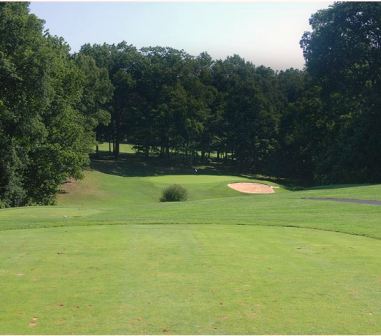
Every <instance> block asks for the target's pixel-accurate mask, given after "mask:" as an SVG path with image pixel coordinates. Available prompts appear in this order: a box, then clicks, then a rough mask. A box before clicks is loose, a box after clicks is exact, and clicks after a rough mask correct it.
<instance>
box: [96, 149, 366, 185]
mask: <svg viewBox="0 0 381 336" xmlns="http://www.w3.org/2000/svg"><path fill="white" fill-rule="evenodd" d="M195 168H197V175H215V176H221V175H231V176H236V177H237V178H248V179H254V180H258V181H264V182H274V183H277V184H280V185H282V187H283V188H284V189H286V190H288V191H302V190H303V191H308V190H329V189H343V188H355V187H364V186H371V185H372V184H370V183H368V184H336V185H334V184H331V185H323V186H316V185H313V184H311V183H309V182H306V181H297V180H292V179H287V178H279V177H270V176H264V175H258V174H253V173H250V172H242V171H240V170H239V169H238V167H237V166H235V165H233V164H232V163H230V162H226V161H223V160H220V161H217V160H214V161H208V162H204V163H202V162H199V163H192V162H191V161H190V160H185V159H184V158H183V157H171V158H162V157H160V156H149V157H146V156H144V155H142V154H140V153H120V155H119V158H118V160H115V158H114V156H113V155H112V154H110V153H109V152H102V151H100V152H99V153H98V154H97V155H92V157H91V163H90V169H92V170H96V171H99V172H102V173H104V174H110V175H117V176H123V177H145V176H160V175H192V174H194V169H195Z"/></svg>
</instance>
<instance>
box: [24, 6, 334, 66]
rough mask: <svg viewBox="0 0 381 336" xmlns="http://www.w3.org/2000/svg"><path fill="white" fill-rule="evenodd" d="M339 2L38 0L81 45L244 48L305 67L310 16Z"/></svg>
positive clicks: (221, 53) (257, 56) (43, 12)
mask: <svg viewBox="0 0 381 336" xmlns="http://www.w3.org/2000/svg"><path fill="white" fill-rule="evenodd" d="M332 3H333V2H314V1H309V2H250V3H248V2H241V3H240V2H221V3H218V2H209V3H208V2H178V3H176V2H140V3H139V2H32V3H31V5H30V9H31V12H32V13H34V14H36V15H37V16H38V17H39V18H41V19H44V20H45V21H46V28H48V29H49V31H50V33H52V34H54V35H58V36H62V37H63V38H64V39H65V40H66V41H67V42H68V43H69V45H70V46H71V48H72V51H78V50H79V48H80V47H81V45H83V44H84V43H103V42H107V43H118V42H120V41H122V40H125V41H127V42H128V43H129V44H133V45H135V46H136V47H137V48H141V47H148V46H162V47H173V48H176V49H184V50H185V51H186V52H188V53H189V54H191V55H198V54H199V53H201V52H203V51H207V52H208V53H209V54H210V55H211V56H212V57H213V58H214V59H220V58H225V57H226V56H229V55H233V54H238V55H240V56H242V57H244V58H245V59H246V60H249V61H252V62H253V63H254V64H255V65H265V66H270V67H272V68H273V69H276V70H280V69H285V68H290V67H294V68H299V69H301V68H303V66H304V59H303V54H302V50H301V49H300V46H299V41H300V38H301V36H302V34H303V32H304V31H306V30H310V26H309V23H308V19H309V17H310V16H311V14H313V13H315V12H316V11H317V10H319V9H323V8H327V7H328V6H329V5H330V4H332Z"/></svg>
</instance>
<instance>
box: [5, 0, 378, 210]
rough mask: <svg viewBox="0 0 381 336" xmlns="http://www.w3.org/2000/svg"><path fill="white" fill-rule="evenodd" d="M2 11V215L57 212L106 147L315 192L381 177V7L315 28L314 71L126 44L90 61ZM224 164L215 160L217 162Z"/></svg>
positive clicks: (25, 18)
mask: <svg viewBox="0 0 381 336" xmlns="http://www.w3.org/2000/svg"><path fill="white" fill-rule="evenodd" d="M28 7H29V5H28V3H10V2H8V3H7V2H5V3H4V2H3V3H0V207H10V206H22V205H30V204H49V203H52V202H54V198H55V195H56V193H57V191H58V189H59V187H60V185H61V184H62V183H63V182H65V181H66V180H68V179H70V178H74V179H78V178H81V176H82V171H83V169H84V168H85V167H86V166H87V165H88V163H89V154H90V153H91V151H92V150H93V148H94V145H95V144H96V143H103V142H108V143H109V144H110V151H112V152H113V154H114V156H115V159H118V155H119V148H120V144H121V143H130V144H133V145H134V146H135V148H136V150H137V151H139V152H142V155H147V156H149V155H160V156H162V157H163V158H166V159H168V160H170V159H171V158H172V157H178V156H181V158H182V160H185V161H187V162H189V163H190V164H192V163H193V164H195V163H197V162H206V161H208V160H210V159H212V158H213V160H226V161H229V164H231V165H234V166H235V168H236V169H237V170H239V171H242V172H254V173H258V174H263V175H268V176H277V177H287V178H294V179H298V180H303V181H308V182H310V183H319V184H324V183H352V182H380V181H381V137H380V134H381V118H380V113H381V109H380V108H381V97H380V92H381V3H377V2H372V3H366V2H356V3H351V2H337V3H335V4H333V5H332V6H330V7H329V8H328V9H326V10H320V11H318V12H317V13H315V14H314V15H312V17H311V19H310V24H311V27H312V31H311V32H306V33H305V34H304V35H303V36H302V37H301V41H300V45H301V47H302V49H303V53H304V57H305V61H306V65H305V69H304V70H303V71H301V70H295V69H288V70H285V71H280V72H277V71H274V70H272V69H271V68H268V67H265V66H255V65H254V64H252V63H250V62H247V61H245V60H244V59H243V58H241V57H240V56H239V55H234V56H231V57H227V58H226V59H224V60H214V59H212V58H211V57H210V56H209V55H208V54H207V53H206V52H204V53H201V54H200V55H198V56H196V57H195V56H191V55H189V54H187V53H186V52H185V51H184V50H176V49H173V48H168V47H147V48H142V49H140V50H138V49H137V48H135V47H134V46H133V45H129V44H128V43H127V42H124V41H123V42H121V43H119V44H116V45H115V44H112V45H109V44H101V45H99V44H94V45H90V44H85V45H83V46H82V48H81V50H80V51H79V52H78V53H75V54H72V53H70V47H69V45H68V44H67V43H65V41H64V40H63V39H62V38H60V37H57V36H52V35H50V34H49V32H48V31H46V30H45V29H44V21H43V20H41V19H39V18H37V17H36V16H35V15H33V14H30V12H29V8H28ZM212 154H213V155H212Z"/></svg>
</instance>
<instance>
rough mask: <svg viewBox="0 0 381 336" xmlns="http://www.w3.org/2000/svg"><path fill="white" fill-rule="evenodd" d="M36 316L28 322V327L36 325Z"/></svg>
mask: <svg viewBox="0 0 381 336" xmlns="http://www.w3.org/2000/svg"><path fill="white" fill-rule="evenodd" d="M37 321H38V317H33V318H32V319H31V320H30V322H29V327H31V328H34V327H36V326H37Z"/></svg>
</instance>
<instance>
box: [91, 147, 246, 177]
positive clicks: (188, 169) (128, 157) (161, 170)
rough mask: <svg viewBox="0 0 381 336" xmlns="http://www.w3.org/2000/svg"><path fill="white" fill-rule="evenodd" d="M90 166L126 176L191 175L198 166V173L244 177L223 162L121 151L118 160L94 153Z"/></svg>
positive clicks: (103, 171)
mask: <svg viewBox="0 0 381 336" xmlns="http://www.w3.org/2000/svg"><path fill="white" fill-rule="evenodd" d="M90 168H91V169H93V170H96V171H100V172H102V173H105V174H111V175H118V176H124V177H144V176H159V175H183V174H185V175H191V174H194V173H195V171H194V169H195V168H197V175H234V176H237V177H243V175H242V174H239V173H238V172H237V171H235V170H234V168H232V167H231V166H229V165H227V164H224V163H223V162H207V163H197V164H194V163H192V162H189V161H186V160H183V159H181V158H170V159H168V158H161V157H159V156H150V157H145V156H144V155H140V154H139V153H137V154H131V153H121V154H120V155H119V158H118V160H115V159H114V157H113V156H112V155H110V154H108V153H106V152H100V154H99V155H97V156H95V155H93V156H92V158H91V163H90Z"/></svg>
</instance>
